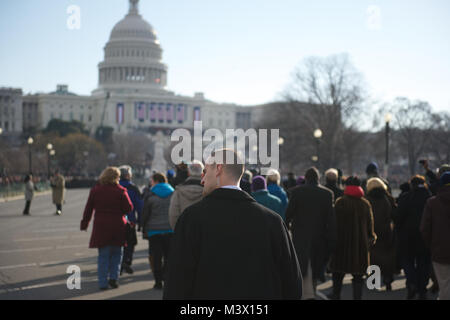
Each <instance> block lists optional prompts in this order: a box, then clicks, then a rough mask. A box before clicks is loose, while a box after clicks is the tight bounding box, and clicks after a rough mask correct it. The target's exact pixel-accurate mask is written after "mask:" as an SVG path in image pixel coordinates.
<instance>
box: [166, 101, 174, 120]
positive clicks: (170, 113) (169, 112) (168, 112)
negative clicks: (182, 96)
mask: <svg viewBox="0 0 450 320" xmlns="http://www.w3.org/2000/svg"><path fill="white" fill-rule="evenodd" d="M166 120H167V122H168V123H171V122H172V120H173V108H172V104H171V103H168V104H167V106H166Z"/></svg>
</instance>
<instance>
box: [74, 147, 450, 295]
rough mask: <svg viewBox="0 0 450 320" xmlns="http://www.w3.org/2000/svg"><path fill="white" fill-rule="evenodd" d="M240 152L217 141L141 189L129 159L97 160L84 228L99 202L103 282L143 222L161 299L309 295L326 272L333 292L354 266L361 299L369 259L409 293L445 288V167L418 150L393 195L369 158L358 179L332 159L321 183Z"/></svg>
mask: <svg viewBox="0 0 450 320" xmlns="http://www.w3.org/2000/svg"><path fill="white" fill-rule="evenodd" d="M223 159H227V163H224V162H225V161H223ZM229 159H234V160H235V161H233V162H232V163H229V162H228V160H229ZM221 160H222V161H221ZM239 160H240V159H239V155H237V154H236V153H235V152H234V151H232V150H227V149H223V150H218V151H215V152H213V153H212V154H211V156H210V157H209V158H208V159H207V160H206V161H205V163H204V164H203V163H202V162H200V161H193V162H192V163H190V164H187V165H186V164H182V165H180V166H177V168H176V172H174V171H172V170H169V171H168V172H167V174H164V173H160V172H155V173H154V174H153V175H152V176H151V179H150V181H149V185H148V186H146V187H145V188H144V189H143V190H139V188H138V187H137V186H135V185H134V184H133V183H132V168H130V167H129V166H122V167H120V168H116V167H108V168H107V169H105V170H104V172H103V173H102V174H101V176H100V178H99V181H98V184H97V185H96V186H95V187H94V188H92V189H91V191H90V194H89V199H88V201H87V204H86V207H85V210H84V214H83V219H82V221H81V230H87V228H88V225H89V223H90V221H91V219H92V217H93V213H94V212H95V218H94V226H93V231H92V236H91V241H90V247H91V248H98V253H99V256H98V278H99V287H100V289H102V290H106V289H108V288H109V287H111V288H116V287H117V286H118V279H119V276H120V274H121V273H122V272H126V273H128V274H132V273H133V268H132V260H133V252H134V246H135V245H136V243H137V238H138V237H137V232H142V237H143V239H145V240H147V241H148V254H149V265H150V268H151V270H152V272H153V276H154V279H155V285H154V288H155V289H163V290H164V291H163V297H164V298H165V299H230V298H233V299H241V298H242V299H259V298H261V299H314V298H315V296H316V287H317V285H318V283H319V282H324V281H326V278H327V276H330V277H331V279H332V282H333V288H332V292H331V293H330V294H329V295H328V298H329V299H336V300H338V299H340V298H341V290H342V285H343V279H344V277H345V275H346V274H351V275H352V277H353V280H352V290H353V298H354V299H356V300H359V299H362V298H363V287H364V279H365V278H366V277H367V272H368V267H369V266H371V265H376V266H378V267H379V268H380V271H381V276H382V280H383V284H384V286H385V290H387V291H390V290H392V283H393V281H394V279H395V276H396V275H398V274H399V273H400V272H401V270H403V272H404V274H405V276H406V285H407V296H406V297H405V298H407V299H415V298H419V299H427V291H428V290H433V291H435V292H437V291H439V298H440V299H450V238H449V235H450V166H448V165H443V166H441V167H440V168H439V171H438V172H437V173H435V172H433V171H432V170H430V168H429V167H428V163H427V162H426V161H425V162H424V163H423V166H424V170H425V174H424V176H422V175H415V176H413V177H411V179H410V180H409V181H408V182H405V183H404V184H403V185H402V186H401V190H402V192H401V194H400V195H399V196H398V197H397V198H395V199H394V197H393V196H392V191H391V188H390V186H389V183H388V181H387V180H385V179H384V178H382V177H380V175H379V174H378V167H377V165H376V164H375V163H371V164H369V165H368V166H367V170H366V173H367V177H365V178H364V179H362V178H361V177H357V176H350V177H345V176H343V174H342V171H341V170H338V169H334V168H330V169H329V170H327V171H326V172H325V179H324V180H325V183H324V184H323V185H322V184H321V183H320V182H321V174H320V172H319V171H318V170H317V169H316V168H314V167H313V168H310V169H308V170H307V171H306V172H305V174H304V176H299V177H295V175H294V174H293V173H290V174H288V177H287V179H286V180H284V181H281V176H280V173H279V172H278V171H277V170H275V169H271V170H269V171H268V172H267V174H266V175H264V176H263V175H261V174H259V173H258V172H257V171H255V170H253V172H252V171H250V170H245V168H244V165H242V164H240V163H241V161H239ZM430 279H431V280H432V287H431V289H427V288H428V285H429V282H430Z"/></svg>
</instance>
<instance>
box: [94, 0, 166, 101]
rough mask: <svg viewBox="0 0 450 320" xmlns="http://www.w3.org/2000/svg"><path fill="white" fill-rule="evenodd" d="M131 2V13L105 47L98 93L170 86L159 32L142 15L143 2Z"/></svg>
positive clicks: (136, 90) (146, 89)
mask: <svg viewBox="0 0 450 320" xmlns="http://www.w3.org/2000/svg"><path fill="white" fill-rule="evenodd" d="M129 1H130V10H129V12H128V14H127V15H126V16H125V17H124V18H123V19H122V20H121V21H119V22H118V23H117V24H116V25H115V26H114V28H113V30H112V31H111V35H110V38H109V41H108V43H107V44H106V46H105V49H104V50H105V58H104V61H103V62H101V63H100V64H99V90H96V91H97V92H98V91H101V92H104V91H120V92H145V91H148V90H155V89H159V90H160V89H164V88H165V86H166V85H167V66H166V65H165V64H164V63H163V62H162V49H161V46H160V44H159V41H158V39H157V36H156V32H155V31H154V29H153V27H152V26H151V25H150V24H149V23H148V22H147V21H145V20H144V19H143V18H142V16H141V15H140V14H139V10H138V2H139V0H129Z"/></svg>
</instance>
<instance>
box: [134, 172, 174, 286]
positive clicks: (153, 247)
mask: <svg viewBox="0 0 450 320" xmlns="http://www.w3.org/2000/svg"><path fill="white" fill-rule="evenodd" d="M150 191H151V192H150V193H149V195H148V197H147V198H146V199H145V200H144V209H143V211H142V226H143V228H144V230H143V237H144V239H147V240H148V253H149V263H150V267H151V269H152V271H153V276H154V278H155V286H154V288H155V289H162V288H163V281H164V280H165V278H166V273H167V265H168V263H169V250H170V240H171V237H172V232H173V231H172V228H171V227H170V223H169V206H170V198H171V196H172V193H173V191H174V190H173V188H172V186H171V185H170V184H168V183H167V178H166V176H165V175H164V174H162V173H158V172H157V173H155V174H153V176H152V188H151V190H150Z"/></svg>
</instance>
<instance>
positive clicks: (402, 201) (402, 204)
mask: <svg viewBox="0 0 450 320" xmlns="http://www.w3.org/2000/svg"><path fill="white" fill-rule="evenodd" d="M430 197H431V193H430V192H429V191H428V190H427V189H425V188H418V189H415V190H412V191H410V192H408V193H406V194H405V195H403V196H402V197H400V198H399V200H398V208H397V210H396V211H395V212H394V222H395V226H396V230H397V236H398V251H399V254H400V258H404V257H405V255H406V256H411V255H417V254H424V253H427V252H428V249H427V248H426V246H425V242H424V241H423V239H422V235H421V234H420V222H421V220H422V215H423V211H424V208H425V204H426V203H427V200H428V199H429V198H430Z"/></svg>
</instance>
